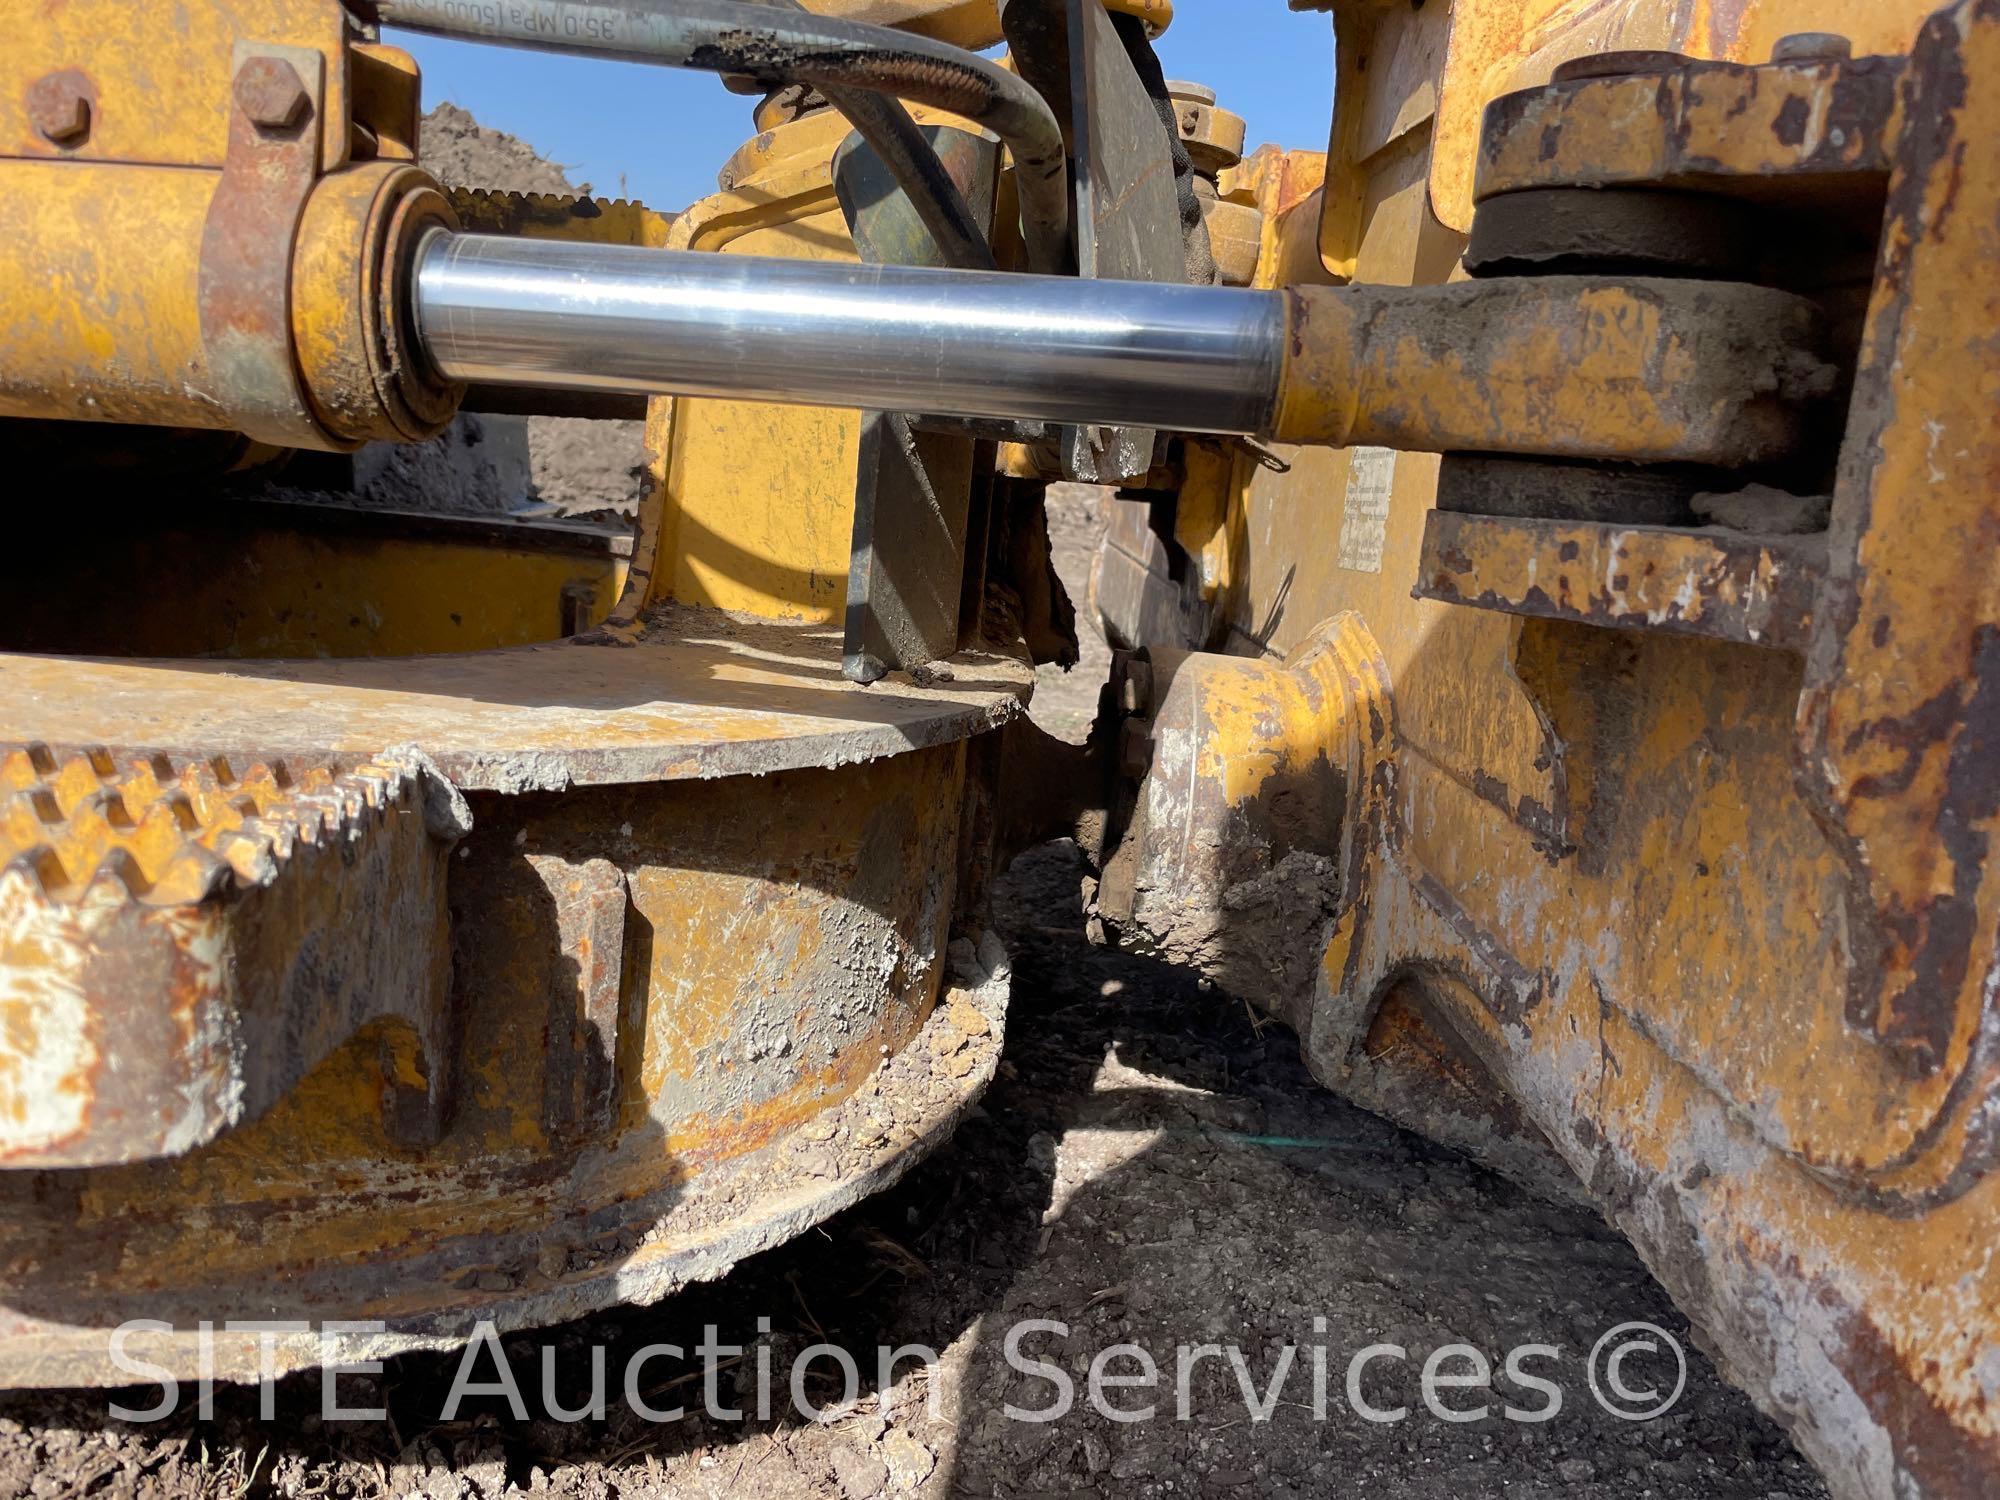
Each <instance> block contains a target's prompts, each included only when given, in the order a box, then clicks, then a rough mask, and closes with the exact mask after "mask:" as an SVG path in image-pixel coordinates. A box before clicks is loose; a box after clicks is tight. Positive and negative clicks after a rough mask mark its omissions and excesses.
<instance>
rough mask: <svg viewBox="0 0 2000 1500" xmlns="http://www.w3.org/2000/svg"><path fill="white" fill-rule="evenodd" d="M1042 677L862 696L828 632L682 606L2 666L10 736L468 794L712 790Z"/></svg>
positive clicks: (984, 668)
mask: <svg viewBox="0 0 2000 1500" xmlns="http://www.w3.org/2000/svg"><path fill="white" fill-rule="evenodd" d="M1032 680H1033V674H1032V671H1031V670H1030V669H1029V667H1028V666H1027V665H1026V663H1025V662H1023V661H1021V660H1020V659H1019V658H1018V657H1014V656H1010V655H1004V654H1000V653H997V652H994V651H992V650H991V649H981V650H972V651H967V652H964V653H961V654H960V655H959V656H957V657H954V658H953V661H952V678H951V680H949V681H939V682H937V683H934V684H933V685H932V686H929V687H917V686H916V685H914V684H912V683H908V682H903V681H897V682H894V683H888V684H884V685H881V686H877V687H873V688H863V687H859V686H856V685H854V684H852V683H849V682H847V681H845V680H844V679H843V678H842V677H841V676H840V635H839V632H838V631H837V630H833V629H830V628H828V627H824V626H819V627H815V626H811V625H796V624H793V625H786V624H781V623H777V622H764V621H755V620H749V619H739V618H732V617H730V616H727V615H723V614H721V613H719V612H714V611H704V610H689V609H670V610H668V611H666V612H665V613H664V616H656V617H655V619H654V620H653V621H652V622H651V623H650V624H649V626H648V628H647V630H646V631H645V632H643V633H642V635H641V636H640V638H639V639H638V641H637V643H636V644H633V645H630V646H625V647H615V646H597V645H589V644H578V643H573V642H565V643H561V644H555V645H549V646H529V647H523V648H517V649H514V650H507V651H486V652H479V653H476V654H472V655H451V656H424V657H411V658H404V659H359V660H349V661H327V662H247V661H241V662H226V663H225V662H213V663H208V662H157V661H155V662H147V661H129V662H113V661H95V660H68V659H63V658H57V657H38V656H0V699H4V701H5V702H6V703H7V704H8V705H9V712H10V725H9V727H10V728H11V729H12V730H13V731H14V732H15V733H16V734H18V735H21V736H23V737H30V738H33V739H35V740H37V741H40V742H42V743H46V744H48V745H50V746H53V747H55V749H56V750H57V751H59V752H63V753H68V752H71V751H81V750H82V749H85V748H88V747H90V746H93V745H101V744H108V745H111V746H113V747H115V748H120V749H124V748H130V749H131V750H133V751H135V752H144V753H148V754H151V753H156V752H165V753H167V754H173V755H187V754H192V755H194V756H197V757H206V756H207V755H210V754H224V755H232V756H237V757H239V758H242V757H257V756H283V757H296V758H303V759H308V760H314V761H319V762H323V763H336V764H338V763H345V762H347V761H350V760H356V759H362V758H366V757H368V756H371V755H374V754H376V753H378V752H380V751H381V750H382V749H383V748H384V747H387V746H394V745H404V744H419V745H422V746H423V747H424V748H425V749H426V750H427V751H428V752H429V753H430V754H431V755H432V756H433V757H435V759H436V762H437V764H438V765H439V766H440V767H441V768H443V770H444V772H445V774H446V775H448V776H450V777H451V779H452V780H453V781H454V782H456V783H457V784H458V785H460V786H462V787H464V788H466V789H467V790H468V791H469V790H474V789H480V790H487V789H492V790H502V791H527V790H533V789H541V788H549V789H557V790H560V789H562V788H564V787H568V786H585V785H601V784H604V783H610V782H630V781H668V780H682V779H696V780H706V779H712V778H715V777H723V776H735V775H740V774H745V773H749V774H759V773H763V772H769V771H778V770H784V769H788V768H791V767H794V766H801V765H842V764H850V763H853V762H856V761H860V760H866V759H869V758H872V757H874V756H879V755H894V754H897V753H899V752H901V751H905V750H910V749H915V748H921V747H923V746H926V745H936V744H941V743H947V742H950V741H954V740H959V739H964V738H966V737H968V736H970V735H973V734H976V733H981V732H983V731H985V730H987V729H992V728H997V727H998V726H999V725H1001V724H1002V723H1004V722H1006V720H1007V719H1009V718H1010V717H1012V716H1013V715H1014V714H1015V713H1017V712H1018V711H1019V710H1020V705H1021V702H1022V701H1023V699H1024V698H1025V696H1026V693H1027V690H1028V686H1029V684H1030V683H1031V682H1032Z"/></svg>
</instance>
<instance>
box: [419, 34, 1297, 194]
mask: <svg viewBox="0 0 2000 1500" xmlns="http://www.w3.org/2000/svg"><path fill="white" fill-rule="evenodd" d="M1176 10H1177V12H1178V14H1177V15H1176V17H1175V20H1174V23H1173V25H1172V27H1170V28H1169V29H1168V31H1167V34H1166V35H1165V36H1164V37H1162V38H1161V39H1160V41H1159V43H1158V46H1159V50H1160V59H1161V61H1162V63H1164V64H1165V66H1166V70H1167V76H1168V77H1169V78H1191V79H1196V80H1199V81H1200V82H1202V83H1206V84H1209V85H1211V86H1212V87H1213V88H1215V90H1216V91H1217V93H1218V95H1219V96H1220V98H1219V101H1218V102H1220V103H1221V105H1222V106H1223V107H1224V108H1225V109H1233V110H1235V111H1236V113H1238V114H1240V115H1242V116H1243V117H1244V118H1245V119H1246V120H1247V121H1248V122H1249V126H1250V144H1251V145H1252V146H1255V145H1257V144H1259V143H1260V142H1263V141H1277V142H1279V143H1280V144H1282V145H1286V146H1304V147H1315V148H1322V149H1323V148H1324V147H1325V145H1326V135H1327V122H1328V117H1329V114H1330V111H1331V107H1332V99H1333V24H1332V21H1331V19H1330V18H1329V17H1327V16H1325V15H1317V14H1312V13H1309V12H1308V13H1294V12H1292V11H1290V10H1288V9H1287V8H1286V5H1285V0H1179V3H1178V5H1177V6H1176ZM385 40H390V41H393V42H395V43H396V44H398V45H399V46H403V47H407V48H408V49H409V50H410V51H411V52H413V53H414V54H416V57H417V61H418V62H419V63H421V64H422V65H423V70H424V103H425V106H426V107H429V106H430V105H432V104H435V103H437V102H438V101H439V100H445V99H448V100H450V101H451V102H452V103H454V104H459V105H462V106H464V107H465V108H466V109H469V110H471V111H472V113H473V114H474V115H476V116H478V117H479V120H480V121H481V123H482V124H486V125H490V126H493V127H494V128H496V129H499V130H505V131H509V132H511V133H512V134H514V135H518V136H520V137H521V138H522V139H524V140H526V141H528V142H530V143H532V144H533V145H534V146H535V148H536V149H537V150H538V151H540V152H541V153H542V154H543V155H544V156H547V157H551V158H553V159H554V160H556V161H559V162H561V163H562V164H563V165H564V166H565V167H566V168H568V169H569V174H570V180H571V181H573V182H579V183H583V182H587V183H589V184H590V185H591V188H592V190H593V191H594V192H597V193H600V194H602V195H604V196H605V197H611V198H615V197H620V196H624V197H635V198H639V199H642V200H643V201H645V202H646V203H648V204H651V205H652V206H654V207H656V208H663V209H680V208H684V207H686V206H687V205H688V204H689V203H691V202H693V201H694V200H696V199H697V198H703V197H706V196H707V195H708V194H710V193H712V192H714V191H715V174H716V171H717V169H718V168H720V167H721V165H722V163H723V161H724V160H725V159H726V158H727V157H728V156H729V153H730V152H732V151H734V150H735V149H736V147H737V146H738V145H739V144H741V143H742V142H743V141H744V140H746V139H747V138H748V137H749V136H750V135H751V134H752V127H751V124H750V104H751V101H750V100H748V99H744V98H739V97H737V96H736V95H734V94H729V93H726V92H724V90H723V87H722V85H721V83H720V82H719V81H718V80H716V79H715V78H713V77H711V76H709V75H708V74H705V73H682V72H677V71H675V70H673V69H671V68H651V67H644V66H641V65H638V64H635V63H613V62H601V61H598V60H596V59H593V58H576V57H557V56H552V55H550V54H547V53H539V52H520V51H516V50H514V49H512V48H508V47H481V46H475V45H472V44H470V43H466V42H452V41H443V40H440V39H437V38H434V37H419V36H411V35H409V34H407V33H404V32H395V31H391V32H389V33H388V34H387V36H386V37H385Z"/></svg>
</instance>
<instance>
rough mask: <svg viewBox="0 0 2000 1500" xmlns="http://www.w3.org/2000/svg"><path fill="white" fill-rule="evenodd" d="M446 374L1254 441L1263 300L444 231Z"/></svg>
mask: <svg viewBox="0 0 2000 1500" xmlns="http://www.w3.org/2000/svg"><path fill="white" fill-rule="evenodd" d="M415 300H416V326H417V333H418V338H419V341H420V342H421V343H422V345H423V347H424V349H425V350H426V352H427V353H428V355H429V357H430V359H431V361H432V362H433V364H434V365H435V366H436V367H437V370H438V372H439V373H440V374H442V375H443V376H445V377H446V378H447V379H449V380H453V381H468V382H477V383H480V384H489V385H530V386H542V387H564V388H568V389H572V390H595V391H646V392H655V393H660V394H670V395H683V396H716V397H725V398H730V399H735V400H766V401H781V402H793V403H799V404H805V405H824V406H848V407H860V408H863V409H869V410H882V411H916V412H926V413H935V414H938V415H943V416H956V417H995V418H1007V419H1016V420H1023V421H1040V422H1057V423H1080V424H1104V425H1125V424H1130V425H1134V426H1148V427H1157V428H1163V429H1167V430H1171V431H1182V432H1209V433H1247V432H1257V431H1261V430H1262V429H1263V428H1264V427H1265V426H1266V425H1267V424H1268V423H1269V422H1270V420H1271V415H1272V410H1273V407H1274V405H1275V403H1276V397H1277V386H1278V377H1279V372H1280V370H1281V368H1282V366H1283V342H1284V334H1285V307H1284V302H1283V299H1282V297H1280V296H1279V295H1278V294H1276V293H1271V292H1252V291H1236V290H1226V289H1216V288H1213V287H1199V288H1197V287H1186V286H1171V285H1156V284H1151V283H1142V282H1112V281H1077V280H1069V279H1062V278H1056V277H1043V276H1018V275H1002V274H988V273H977V272H966V271H936V270H928V269H924V268H919V267H906V266H864V265H842V264H834V263H828V262H824V261H803V260H778V259H761V258H757V257H752V256H739V255H712V254H700V253H695V252H686V251H672V250H646V249H635V248H630V247H626V246H613V245H584V244H565V243H561V242H558V241H550V240H529V239H513V238H507V237H502V236H494V235H467V234H451V233H443V232H440V233H436V234H433V235H432V236H431V237H430V239H429V240H428V241H427V242H426V243H425V244H424V246H423V248H422V250H421V252H420V258H419V263H418V267H417V275H416V280H415Z"/></svg>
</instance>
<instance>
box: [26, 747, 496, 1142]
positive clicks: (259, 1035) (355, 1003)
mask: <svg viewBox="0 0 2000 1500" xmlns="http://www.w3.org/2000/svg"><path fill="white" fill-rule="evenodd" d="M427 774H428V773H427V772H426V770H425V769H424V767H423V765H422V763H421V758H420V757H419V758H417V759H415V760H412V759H409V758H404V759H401V760H399V759H397V758H396V757H393V756H389V757H383V758H381V759H378V760H375V761H372V762H370V763H368V764H366V765H362V766H358V767H355V768H352V769H349V770H346V771H343V772H341V773H339V774H336V773H334V772H332V771H329V770H327V769H325V768H324V767H319V766H301V765H296V764H294V765H288V764H286V763H285V762H283V761H278V762H261V761H260V762H257V763H253V764H242V763H240V762H239V763H238V765H237V766H236V767H232V766H231V764H230V762H229V761H228V760H227V759H226V758H224V757H221V756H216V757H213V758H211V759H208V760H204V761H199V762H193V763H189V762H185V761H181V762H176V761H174V760H171V759H169V758H168V757H165V756H153V757H151V758H138V757H130V756H114V755H112V754H111V753H110V752H108V751H105V750H98V751H95V752H92V753H90V754H88V755H82V756H75V757H73V758H70V759H67V760H64V759H58V758H57V757H56V756H55V755H54V754H52V753H51V752H50V751H49V750H48V749H47V747H45V746H41V745H32V746H27V747H22V748H8V749H6V750H5V751H4V752H0V974H4V976H5V978H4V981H0V1012H4V1024H0V1037H4V1038H5V1045H4V1047H0V1167H7V1168H22V1167H41V1168H53V1167H85V1166H102V1165H107V1164H114V1163H124V1162H137V1161H144V1160H147V1159H150V1158H156V1157H163V1156H171V1155H178V1154H180V1153H183V1152H186V1151H191V1150H194V1149H196V1148H198V1147H201V1146H204V1145H206V1144H208V1143H209V1142H210V1141H213V1140H214V1139H215V1138H216V1137H217V1136H219V1135H221V1134H222V1133H223V1132H224V1131H226V1130H228V1129H231V1128H233V1127H235V1126H238V1125H241V1124H244V1123H246V1122H248V1121H252V1120H255V1119H257V1118H258V1117H260V1116H261V1115H263V1114H264V1113H265V1112H266V1111H268V1110H269V1109H270V1108H271V1106H272V1105H273V1104H274V1103H275V1102H276V1101H277V1100H279V1099H280V1098H282V1097H283V1096H284V1095H285V1094H286V1093H288V1092H289V1091H290V1090H291V1088H292V1087H293V1086H294V1085H295V1084H297V1082H298V1081H299V1080H300V1079H301V1078H302V1077H304V1076H305V1074H306V1073H307V1072H308V1071H310V1070H311V1069H312V1068H313V1067H314V1066H315V1065H316V1064H318V1063H319V1062H320V1061H321V1060H322V1059H323V1058H324V1057H326V1056H327V1055H328V1054H329V1053H330V1052H332V1051H333V1050H334V1048H335V1047H337V1046H338V1045H340V1044H341V1043H343V1042H345V1041H346V1040H347V1039H348V1038H349V1037H350V1036H352V1035H353V1034H354V1033H355V1032H356V1031H358V1030H360V1029H361V1028H362V1027H363V1026H366V1025H368V1024H369V1023H371V1022H376V1021H380V1020H384V1019H394V1020H396V1021H398V1022H400V1023H401V1024H402V1025H403V1026H404V1027H405V1028H406V1029H408V1030H410V1031H411V1032H412V1034H413V1037H414V1039H415V1042H416V1045H417V1047H418V1049H419V1051H420V1052H421V1053H422V1054H423V1056H424V1057H425V1059H426V1061H425V1063H424V1064H422V1065H421V1066H420V1068H419V1075H420V1077H421V1078H422V1079H423V1080H424V1082H419V1083H416V1084H406V1082H405V1080H404V1079H403V1077H402V1075H400V1074H399V1073H398V1072H397V1070H394V1069H391V1070H390V1071H389V1072H388V1073H387V1075H386V1076H385V1078H384V1086H385V1088H387V1089H388V1090H390V1091H391V1092H394V1091H396V1090H398V1089H399V1088H403V1087H410V1088H413V1089H414V1092H416V1093H417V1094H418V1095H420V1096H421V1097H420V1098H418V1099H417V1100H415V1101H411V1102H408V1103H405V1104H401V1105H396V1106H392V1107H393V1108H398V1109H400V1110H401V1112H402V1113H403V1114H405V1115H407V1116H409V1117H411V1118H412V1119H414V1120H418V1121H426V1122H428V1123H429V1124H431V1125H432V1126H434V1125H435V1123H436V1119H437V1116H438V1113H439V1111H440V1110H441V1108H442V1099H443V1093H442V1075H443V1073H444V1071H445V1070H446V1067H447V1063H448V1059H447V1057H446V1056H445V1054H444V1051H443V1047H442V1043H443V1041H444V1037H443V1033H442V1030H441V1028H442V1027H443V1025H444V1023H445V1009H444V999H445V987H446V975H447V972H448V965H447V955H446V949H445V942H444V921H443V918H444V880H443V874H444V859H445V854H446V852H447V851H448V848H449V845H450V843H451V841H452V840H453V839H454V838H455V837H456V832H457V830H456V828H455V826H453V824H452V822H451V819H450V817H449V816H448V815H447V816H445V817H444V818H443V819H442V820H441V819H440V817H439V815H438V814H437V813H436V812H435V810H433V812H432V813H431V814H430V815H429V816H428V818H427V814H426V801H427V798H429V797H432V796H442V797H444V798H445V799H446V800H447V801H449V799H450V797H451V795H452V794H451V793H450V792H449V791H448V789H443V788H441V787H440V788H437V789H432V790H427V788H426V786H425V782H424V778H425V777H426V775H427ZM406 1123H407V1122H406ZM416 1133H417V1134H418V1135H419V1136H421V1135H423V1134H424V1133H425V1132H424V1131H423V1130H421V1129H419V1130H418V1131H417V1132H416Z"/></svg>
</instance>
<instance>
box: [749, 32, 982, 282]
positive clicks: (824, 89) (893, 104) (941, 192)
mask: <svg viewBox="0 0 2000 1500" xmlns="http://www.w3.org/2000/svg"><path fill="white" fill-rule="evenodd" d="M762 3H763V4H765V5H769V6H772V7H774V8H777V9H781V10H788V11H794V12H804V11H805V3H804V0H762ZM820 92H821V93H822V94H824V95H826V99H827V102H828V103H829V104H831V105H832V106H833V107H834V108H835V109H837V110H839V111H840V113H841V114H842V115H843V116H844V117H845V118H846V120H847V123H848V124H850V125H852V126H853V127H854V129H855V133H856V134H858V135H859V136H860V137H861V139H862V140H864V141H866V142H867V143H868V145H869V148H870V149H871V150H873V151H874V153H875V155H876V156H877V157H879V158H880V159H881V162H882V165H883V166H884V167H886V168H887V169H888V171H889V175H890V176H891V177H893V178H895V179H896V185H897V186H898V187H900V188H901V189H902V190H903V192H904V195H905V196H907V197H908V198H909V200H910V204H911V206H912V207H913V208H915V210H916V214H917V217H918V219H920V220H921V221H922V222H923V226H924V228H926V229H928V230H929V231H930V234H931V239H932V240H933V241H935V242H936V244H937V247H938V252H939V254H940V255H942V256H943V258H944V264H945V265H947V266H949V267H951V268H952V269H954V270H958V271H992V270H996V269H998V267H997V266H996V265H995V264H994V260H993V247H992V246H991V245H989V244H988V243H987V242H986V236H985V234H984V233H983V232H982V231H981V230H980V227H979V221H978V220H977V219H976V218H974V217H973V214H972V207H971V205H970V204H968V203H967V202H966V201H965V194H964V193H962V192H960V191H959V188H958V184H957V183H956V182H954V181H953V180H952V177H951V174H950V173H949V172H947V171H946V170H945V167H944V163H943V162H942V161H940V160H939V159H938V154H937V152H936V151H935V150H934V149H933V148H932V146H931V143H930V139H929V137H927V136H926V135H925V134H924V133H923V131H922V130H920V129H918V128H917V122H916V121H915V120H913V119H911V118H910V112H909V111H908V110H907V109H905V108H904V107H903V104H902V101H901V100H899V99H896V98H894V97H892V96H890V95H888V94H877V93H874V92H872V91H870V90H868V89H858V88H847V87H842V86H839V85H835V84H825V85H822V86H821V87H820Z"/></svg>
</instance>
